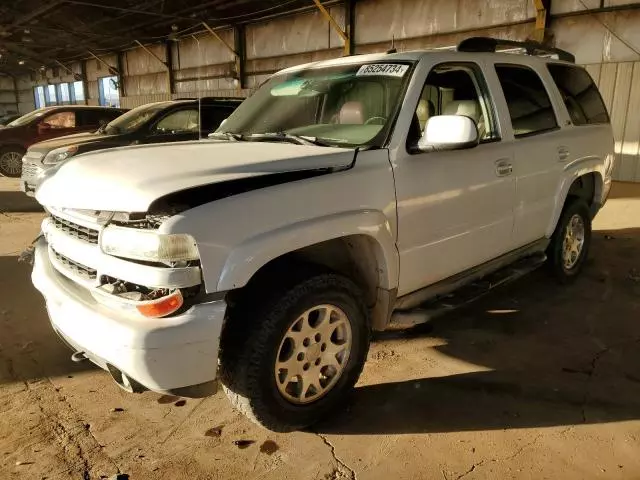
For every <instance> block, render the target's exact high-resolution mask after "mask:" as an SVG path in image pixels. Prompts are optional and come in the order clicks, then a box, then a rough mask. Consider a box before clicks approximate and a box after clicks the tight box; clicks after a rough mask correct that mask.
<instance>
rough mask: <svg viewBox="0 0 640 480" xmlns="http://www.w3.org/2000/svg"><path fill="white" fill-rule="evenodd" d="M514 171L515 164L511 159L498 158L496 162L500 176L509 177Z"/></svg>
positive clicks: (497, 173)
mask: <svg viewBox="0 0 640 480" xmlns="http://www.w3.org/2000/svg"><path fill="white" fill-rule="evenodd" d="M512 173H513V165H512V164H511V163H510V162H509V160H505V159H502V160H498V161H497V162H496V175H497V176H499V177H507V176H509V175H511V174H512Z"/></svg>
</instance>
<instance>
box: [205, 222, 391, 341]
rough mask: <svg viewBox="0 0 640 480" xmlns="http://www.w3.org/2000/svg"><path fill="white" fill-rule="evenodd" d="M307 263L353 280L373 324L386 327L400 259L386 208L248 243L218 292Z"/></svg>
mask: <svg viewBox="0 0 640 480" xmlns="http://www.w3.org/2000/svg"><path fill="white" fill-rule="evenodd" d="M322 233H324V235H322ZM304 265H307V266H313V267H316V268H322V269H325V270H327V271H331V272H335V273H339V274H341V275H343V276H345V277H347V278H349V279H351V280H352V281H353V282H354V283H355V284H356V285H358V287H359V288H360V289H361V290H362V292H363V294H364V297H365V303H366V305H367V307H368V308H369V309H370V311H371V312H372V325H374V328H377V327H376V326H378V325H380V328H383V326H382V325H383V324H386V321H387V320H388V316H389V308H390V306H391V305H393V300H395V292H396V291H397V282H398V275H399V270H398V269H399V260H398V252H397V249H396V245H395V240H394V238H393V235H392V233H391V228H390V226H389V224H388V222H386V219H385V217H384V215H383V214H382V213H381V212H359V213H357V214H347V215H337V216H332V217H329V218H324V219H320V220H317V221H313V222H312V224H306V222H305V224H298V225H294V226H289V227H286V228H283V229H279V230H277V231H275V232H269V233H267V234H263V235H260V236H259V237H257V238H254V239H251V240H250V241H248V242H244V243H243V244H242V245H241V246H239V247H237V248H235V249H234V250H233V251H232V253H231V254H230V255H229V257H228V259H227V261H226V263H225V266H224V268H223V270H222V274H221V275H220V279H219V281H218V285H217V291H231V290H237V289H242V288H244V287H246V286H247V285H248V284H249V283H250V282H252V283H256V282H260V283H264V282H265V281H267V280H268V279H269V278H270V276H272V275H278V274H277V273H274V272H285V273H286V272H287V271H289V272H293V271H295V270H299V269H300V268H304ZM291 269H294V270H291Z"/></svg>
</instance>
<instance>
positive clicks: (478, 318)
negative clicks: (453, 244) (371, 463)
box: [316, 229, 640, 434]
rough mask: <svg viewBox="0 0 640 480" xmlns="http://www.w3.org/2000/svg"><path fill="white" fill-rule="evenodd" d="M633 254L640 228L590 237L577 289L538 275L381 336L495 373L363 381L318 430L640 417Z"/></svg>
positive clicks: (638, 305) (433, 428)
mask: <svg viewBox="0 0 640 480" xmlns="http://www.w3.org/2000/svg"><path fill="white" fill-rule="evenodd" d="M638 252H640V229H630V230H618V231H615V232H594V240H593V249H592V255H591V257H592V258H591V260H590V262H589V264H588V266H587V267H586V269H585V272H584V274H583V276H582V277H581V278H580V279H579V280H578V281H577V282H576V283H574V284H573V285H569V286H560V285H558V284H556V283H555V282H551V281H550V280H549V277H548V276H547V274H546V272H545V271H542V270H540V271H538V272H535V273H534V274H532V275H530V276H529V277H527V278H525V279H522V280H521V281H519V282H516V283H514V284H512V285H510V286H508V287H505V288H503V289H499V290H496V291H495V292H494V293H492V294H490V295H488V296H487V297H485V298H484V299H482V300H479V301H478V302H477V303H475V304H472V305H470V306H469V307H467V308H466V309H465V310H459V311H458V312H456V313H454V314H451V315H449V316H447V317H442V318H440V319H438V320H437V321H434V322H433V323H432V324H431V325H429V326H427V327H422V328H421V329H415V330H413V331H404V332H388V333H386V332H385V333H383V334H381V335H379V336H378V337H377V339H376V341H377V342H382V343H383V344H384V343H385V342H395V341H398V340H402V339H405V338H411V337H412V336H422V335H428V336H429V337H437V338H441V339H443V340H444V342H443V343H444V345H443V346H439V347H435V349H436V350H437V351H438V352H439V353H441V354H444V355H446V356H448V357H452V358H454V359H459V360H464V361H465V362H469V363H471V364H475V365H478V366H479V367H482V369H484V370H486V369H487V368H488V369H490V371H478V372H474V373H465V374H459V375H449V376H444V377H430V378H419V379H415V380H409V381H398V382H391V383H383V384H377V385H367V386H362V387H359V388H357V389H356V390H355V392H354V394H353V395H352V397H351V399H350V402H349V408H348V409H347V411H346V412H344V413H342V414H339V415H337V416H336V417H335V419H334V420H332V421H330V422H326V423H324V424H321V425H319V426H317V427H316V430H317V431H318V432H322V433H335V434H371V433H373V434H403V433H429V432H451V431H469V430H497V429H510V428H533V427H546V426H563V425H567V426H568V425H575V424H581V423H603V422H613V421H623V420H637V419H640V322H639V321H638V319H640V273H639V272H640V256H638ZM409 341H410V340H409ZM428 350H431V349H428V348H425V352H424V358H425V361H426V360H427V359H428V358H429V356H430V355H431V358H432V357H433V352H429V351H428ZM380 367H381V368H383V367H384V362H381V363H380ZM479 370H480V368H479Z"/></svg>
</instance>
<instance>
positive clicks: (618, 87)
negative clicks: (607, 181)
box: [587, 61, 640, 182]
mask: <svg viewBox="0 0 640 480" xmlns="http://www.w3.org/2000/svg"><path fill="white" fill-rule="evenodd" d="M587 70H588V71H589V73H590V74H591V76H592V77H593V79H594V80H595V81H596V83H597V84H598V87H599V89H600V92H601V93H602V98H603V99H604V102H605V103H606V105H607V109H608V110H609V113H610V115H611V124H612V126H613V135H614V137H615V139H616V164H615V167H614V170H613V178H614V179H615V180H621V181H628V182H640V149H639V145H640V113H639V112H640V61H639V62H618V63H605V64H590V65H587Z"/></svg>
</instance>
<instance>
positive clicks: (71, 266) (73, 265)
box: [51, 249, 98, 280]
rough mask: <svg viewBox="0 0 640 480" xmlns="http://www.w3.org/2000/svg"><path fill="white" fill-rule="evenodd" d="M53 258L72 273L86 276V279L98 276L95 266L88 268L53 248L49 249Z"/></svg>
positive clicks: (93, 278)
mask: <svg viewBox="0 0 640 480" xmlns="http://www.w3.org/2000/svg"><path fill="white" fill-rule="evenodd" d="M51 252H52V253H53V256H54V258H55V259H56V260H57V261H58V262H59V263H61V264H62V266H64V267H65V268H66V269H67V270H69V271H70V272H72V273H74V274H75V275H77V276H79V277H82V278H86V279H87V280H95V279H96V278H97V276H98V271H97V270H96V269H95V268H89V267H87V266H85V265H82V264H81V263H78V262H74V261H73V260H71V259H70V258H67V257H65V256H64V255H61V254H60V253H58V252H56V251H55V250H54V249H51Z"/></svg>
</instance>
